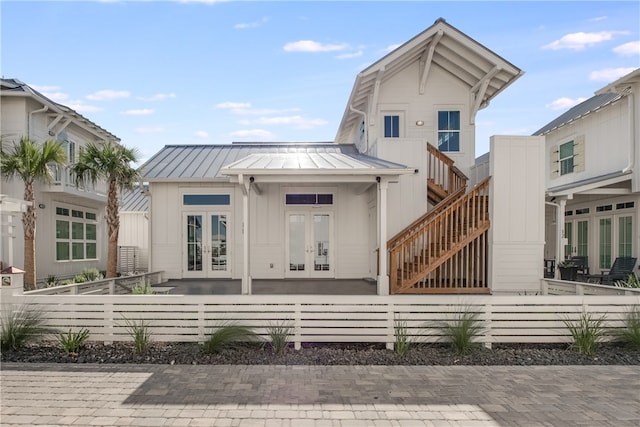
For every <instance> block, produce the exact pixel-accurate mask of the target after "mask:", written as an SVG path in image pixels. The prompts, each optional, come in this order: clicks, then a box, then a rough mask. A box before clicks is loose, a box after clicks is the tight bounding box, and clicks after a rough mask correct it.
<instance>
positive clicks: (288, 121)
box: [240, 116, 329, 129]
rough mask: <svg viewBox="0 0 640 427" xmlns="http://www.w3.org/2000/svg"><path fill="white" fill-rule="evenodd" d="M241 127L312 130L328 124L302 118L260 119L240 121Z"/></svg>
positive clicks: (320, 120) (321, 120)
mask: <svg viewBox="0 0 640 427" xmlns="http://www.w3.org/2000/svg"><path fill="white" fill-rule="evenodd" d="M240 123H241V124H242V125H251V124H257V125H266V126H293V127H295V128H296V129H312V128H315V127H318V126H324V125H326V124H328V123H329V122H327V121H326V120H323V119H309V118H305V117H302V116H280V117H260V118H258V119H256V120H252V121H249V120H242V121H241V122H240Z"/></svg>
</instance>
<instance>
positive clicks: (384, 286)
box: [376, 177, 389, 295]
mask: <svg viewBox="0 0 640 427" xmlns="http://www.w3.org/2000/svg"><path fill="white" fill-rule="evenodd" d="M376 179H377V181H378V218H379V220H378V236H379V241H378V248H380V250H379V252H378V257H379V258H378V264H379V266H380V271H379V273H378V274H379V275H378V295H389V274H388V272H387V189H388V188H389V183H388V182H387V181H382V180H381V179H380V177H378V178H376Z"/></svg>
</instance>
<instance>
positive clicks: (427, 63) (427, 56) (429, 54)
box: [419, 30, 444, 95]
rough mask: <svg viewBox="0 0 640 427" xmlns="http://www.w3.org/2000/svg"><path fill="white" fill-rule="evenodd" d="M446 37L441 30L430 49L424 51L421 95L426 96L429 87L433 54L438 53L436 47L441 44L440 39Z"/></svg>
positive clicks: (421, 66) (421, 58)
mask: <svg viewBox="0 0 640 427" xmlns="http://www.w3.org/2000/svg"><path fill="white" fill-rule="evenodd" d="M443 35H444V31H442V30H440V31H438V32H437V33H436V35H435V36H434V37H433V39H432V40H431V43H429V47H428V48H427V49H425V50H424V52H423V53H422V56H421V57H420V88H419V93H420V95H424V90H425V87H426V86H427V77H428V76H429V70H430V69H431V62H432V61H433V54H434V52H435V51H436V46H437V45H438V43H439V42H440V39H441V38H442V36H443Z"/></svg>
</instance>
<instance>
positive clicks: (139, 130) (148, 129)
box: [135, 127, 164, 134]
mask: <svg viewBox="0 0 640 427" xmlns="http://www.w3.org/2000/svg"><path fill="white" fill-rule="evenodd" d="M135 131H136V133H140V134H146V133H161V132H164V128H161V127H141V128H136V129H135Z"/></svg>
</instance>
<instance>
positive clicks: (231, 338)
mask: <svg viewBox="0 0 640 427" xmlns="http://www.w3.org/2000/svg"><path fill="white" fill-rule="evenodd" d="M255 339H256V334H255V332H253V329H252V328H250V327H248V326H242V325H238V324H236V323H223V324H221V325H219V326H217V327H215V330H214V331H213V332H212V333H211V334H210V335H209V336H208V337H207V339H206V340H205V341H204V343H203V344H202V350H203V351H204V352H205V353H219V352H221V351H222V350H223V349H224V348H226V347H229V346H231V345H233V344H235V343H238V342H243V341H244V342H247V341H254V340H255Z"/></svg>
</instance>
